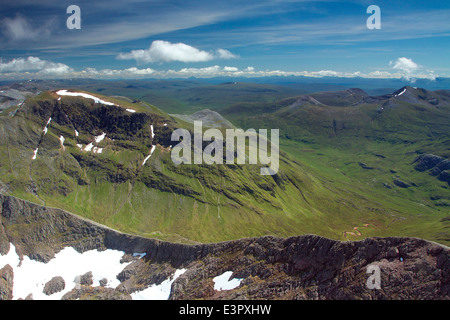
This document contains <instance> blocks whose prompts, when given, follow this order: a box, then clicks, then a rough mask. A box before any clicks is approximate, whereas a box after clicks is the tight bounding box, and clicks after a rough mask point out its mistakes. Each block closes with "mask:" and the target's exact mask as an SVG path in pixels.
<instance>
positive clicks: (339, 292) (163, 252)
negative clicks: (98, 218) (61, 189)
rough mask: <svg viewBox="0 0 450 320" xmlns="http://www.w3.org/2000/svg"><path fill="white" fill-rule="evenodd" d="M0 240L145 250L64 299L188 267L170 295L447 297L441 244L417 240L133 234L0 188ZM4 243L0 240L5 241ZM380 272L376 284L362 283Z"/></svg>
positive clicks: (37, 251)
mask: <svg viewBox="0 0 450 320" xmlns="http://www.w3.org/2000/svg"><path fill="white" fill-rule="evenodd" d="M0 220H1V226H0V240H1V239H6V240H7V241H9V242H12V243H13V244H14V245H15V246H16V250H17V252H18V254H19V255H22V256H23V255H27V256H29V257H32V258H33V259H36V260H39V261H49V260H50V259H51V258H52V257H53V256H54V254H55V253H56V252H58V251H59V250H61V249H62V248H64V247H66V246H72V247H74V248H76V249H77V250H78V251H80V252H84V251H87V250H91V249H97V250H104V249H115V250H121V251H124V252H125V253H126V254H127V255H128V256H129V255H130V254H131V255H132V254H133V253H136V252H139V253H146V255H145V256H144V257H143V258H141V259H136V260H133V261H132V262H131V264H129V265H128V266H127V267H126V268H125V269H124V270H123V271H122V272H121V273H120V274H119V275H118V279H119V280H120V281H121V284H120V285H119V286H118V287H117V288H105V287H101V286H100V287H92V286H91V285H90V284H91V281H90V275H89V274H86V275H84V277H83V283H84V284H80V286H79V288H75V289H73V290H72V291H70V292H69V293H68V294H66V295H65V296H64V299H108V300H112V299H130V298H131V296H130V294H132V293H133V292H136V291H140V290H143V289H145V288H147V287H148V286H150V285H153V284H160V283H162V282H163V281H165V280H167V279H168V278H170V277H172V276H173V274H174V273H175V270H177V269H182V268H183V269H186V271H185V272H184V273H183V274H182V275H181V276H179V277H178V278H177V279H176V280H175V281H174V283H173V284H172V290H171V294H170V299H449V298H450V293H449V292H450V260H449V248H447V247H445V246H442V245H439V244H436V243H432V242H429V241H425V240H422V239H416V238H400V237H398V238H395V237H390V238H369V239H365V240H363V241H357V242H341V241H334V240H330V239H326V238H322V237H319V236H314V235H305V236H297V237H290V238H286V239H284V238H277V237H260V238H247V239H240V240H235V241H228V242H221V243H213V244H198V245H184V244H176V243H168V242H162V241H158V240H154V239H147V238H142V237H136V236H131V235H127V234H123V233H120V232H118V231H115V230H112V229H109V228H106V227H104V226H101V225H99V224H96V223H93V222H90V221H88V220H85V219H81V218H79V217H77V216H75V215H72V214H70V213H68V212H65V211H62V210H59V209H53V208H46V207H42V206H38V205H35V204H32V203H29V202H26V201H23V200H19V199H17V198H14V197H10V196H4V195H0ZM6 246H9V244H8V243H3V247H6ZM373 268H376V269H378V270H379V276H380V288H379V289H371V287H370V286H368V281H369V280H370V279H369V277H370V276H371V275H372V274H371V273H368V271H370V270H372V269H373ZM226 271H232V276H231V278H239V279H242V281H241V282H240V285H239V286H238V287H236V288H234V289H232V290H223V291H218V290H216V289H214V278H215V277H217V276H220V275H222V274H223V273H224V272H226Z"/></svg>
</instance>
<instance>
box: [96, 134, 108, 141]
mask: <svg viewBox="0 0 450 320" xmlns="http://www.w3.org/2000/svg"><path fill="white" fill-rule="evenodd" d="M105 137H106V133H104V132H103V133H102V134H101V135H99V136H96V137H95V142H97V143H100V142H101V141H102V140H103V139H105Z"/></svg>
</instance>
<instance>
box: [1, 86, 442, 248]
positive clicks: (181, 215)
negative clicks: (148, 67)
mask: <svg viewBox="0 0 450 320" xmlns="http://www.w3.org/2000/svg"><path fill="white" fill-rule="evenodd" d="M95 95H96V96H98V97H100V98H102V99H104V100H107V101H111V102H114V103H116V104H118V105H119V106H118V107H108V106H102V105H98V104H93V102H92V100H89V99H83V98H76V97H62V99H61V100H60V101H58V100H57V98H58V97H57V96H56V95H55V94H54V93H52V92H46V93H43V94H41V95H39V96H37V97H35V98H33V99H29V100H27V102H26V103H25V104H24V106H23V107H22V108H21V109H20V110H19V111H18V112H17V113H16V114H15V116H11V115H10V113H8V112H4V113H2V114H0V130H1V135H0V189H2V192H4V193H10V194H13V195H16V196H19V197H22V198H25V199H27V200H31V201H34V202H36V203H41V204H45V205H48V206H53V207H60V208H63V209H66V210H68V211H71V212H74V213H76V214H79V215H81V216H84V217H87V218H89V219H92V220H94V221H97V222H100V223H102V224H105V225H107V226H110V227H113V228H116V229H118V230H121V231H125V232H129V233H134V234H140V235H144V236H148V237H156V238H160V239H165V240H170V241H182V242H196V241H199V242H213V241H222V240H229V239H236V238H241V237H249V236H261V235H268V234H270V235H277V236H290V235H298V234H306V233H314V234H318V235H322V236H325V237H329V238H333V239H339V240H346V239H351V240H356V239H360V238H362V237H367V236H395V235H409V236H418V237H424V238H427V239H430V240H436V241H440V242H444V243H447V242H448V231H446V230H448V225H447V224H446V223H445V221H444V222H442V220H443V219H444V218H445V217H447V214H448V212H446V211H445V209H446V208H445V207H439V206H435V205H434V203H433V202H432V201H431V200H430V199H429V196H430V195H431V194H437V193H439V194H440V195H443V196H444V197H445V196H446V195H447V194H448V189H447V187H448V185H446V184H445V183H444V182H440V181H438V180H436V179H435V178H434V177H428V175H426V174H423V173H419V172H415V171H414V170H413V168H412V167H411V166H410V162H411V161H412V160H413V159H414V155H415V154H414V152H416V151H417V148H418V147H420V148H421V149H422V150H424V151H425V149H427V150H428V149H430V150H431V149H433V150H435V149H436V148H438V147H439V148H440V149H439V150H442V148H441V146H445V145H447V147H448V141H446V140H445V136H446V132H448V131H446V130H447V129H446V127H445V126H446V123H448V122H445V121H442V122H439V121H440V120H438V119H441V117H442V116H445V114H446V112H447V111H445V109H442V110H440V111H442V112H443V113H442V115H439V116H436V115H435V114H434V113H433V112H431V111H430V114H432V116H430V117H432V118H430V119H425V118H424V117H423V115H422V116H421V115H415V114H411V115H410V117H411V118H410V119H409V120H408V121H409V123H408V126H409V125H410V123H411V121H413V120H412V119H418V120H417V121H419V120H423V123H419V124H417V126H421V125H424V124H425V123H432V122H431V121H435V122H437V123H438V124H441V125H436V124H435V125H434V126H432V130H433V131H432V132H433V136H432V137H430V139H429V140H427V139H423V138H422V135H424V134H425V135H426V134H427V133H425V132H428V131H429V129H428V131H427V129H425V128H423V132H422V131H420V132H419V133H420V135H421V136H420V137H419V138H420V139H419V138H417V137H416V138H414V137H415V135H414V134H409V135H408V134H407V130H406V129H407V128H406V127H407V126H402V128H399V129H398V130H396V131H395V132H394V133H393V134H388V133H389V132H387V133H386V131H384V130H385V128H386V127H389V126H390V125H394V122H395V120H393V118H392V117H391V116H389V117H388V115H386V112H385V113H381V116H383V117H384V116H385V117H386V120H385V122H380V121H378V120H376V118H373V117H374V116H379V115H380V113H379V111H377V108H378V107H377V105H376V104H374V103H371V104H367V105H365V106H350V107H346V106H342V105H341V106H339V108H338V109H339V111H337V109H336V107H334V108H331V107H326V106H320V108H319V107H318V106H317V105H311V104H309V103H308V104H306V105H302V106H298V107H294V108H293V107H292V103H290V101H286V100H285V101H282V102H280V103H276V102H273V103H272V102H271V103H261V104H260V105H257V107H259V108H262V109H263V110H264V112H258V113H255V114H257V115H255V114H252V112H253V110H252V108H251V107H252V106H255V104H246V105H247V107H248V106H250V107H248V108H247V109H246V110H244V111H243V112H240V113H239V112H238V113H236V111H239V110H238V109H239V108H234V111H233V112H231V111H230V110H233V108H231V109H228V112H224V115H225V114H226V115H227V116H228V117H229V118H230V119H231V120H232V121H233V122H234V123H235V124H236V125H237V126H238V127H244V128H249V127H252V128H257V129H258V128H280V129H281V134H282V140H281V142H282V145H281V149H282V154H281V159H280V171H279V173H278V174H277V175H276V176H261V175H260V174H259V167H258V166H253V165H180V166H175V165H174V164H173V163H172V161H171V159H170V150H169V146H170V145H171V142H170V134H171V132H172V130H173V129H175V128H179V127H184V128H188V129H191V130H192V127H191V125H190V124H188V123H184V122H181V121H178V120H177V119H174V118H171V117H170V116H169V115H168V114H167V113H165V112H163V111H162V110H160V109H158V108H155V107H153V106H151V105H148V104H146V103H142V102H136V103H132V102H129V101H126V100H123V99H114V98H111V97H105V96H100V95H98V94H95ZM328 98H329V99H331V98H332V97H328ZM345 99H346V98H345ZM399 106H400V107H399V108H401V107H402V104H401V103H400V102H399ZM404 107H405V108H408V105H407V104H405V106H404ZM126 108H131V109H134V110H136V111H137V112H136V113H129V112H127V111H126V110H125V109H126ZM396 108H397V106H396ZM396 108H391V109H392V110H394V111H395V110H397V109H396ZM430 110H431V109H430ZM224 111H227V110H224ZM396 112H399V111H396ZM49 117H52V121H51V123H50V125H49V127H48V133H47V134H46V135H43V132H42V130H43V128H44V127H45V125H46V123H47V121H48V119H49ZM371 117H372V118H371ZM398 117H400V118H402V115H401V113H400V114H399V115H398ZM370 119H375V120H370ZM332 120H336V121H335V124H333V121H332ZM330 121H331V122H330ZM367 121H369V123H372V125H371V128H372V129H370V128H369V129H368V128H367ZM371 121H372V122H371ZM391 122H392V124H391ZM164 124H167V126H165V125H164ZM150 125H153V128H154V133H155V136H154V138H152V135H151V129H150ZM75 130H77V131H78V132H79V136H76V134H75ZM103 132H105V133H106V138H105V139H104V140H103V141H101V142H100V143H98V144H94V145H95V146H96V147H98V148H103V151H102V153H93V152H90V151H84V150H80V148H79V147H78V146H77V144H81V145H82V147H83V148H84V147H85V146H86V145H88V144H89V143H91V142H92V143H93V142H94V137H95V136H98V135H101V134H102V133H103ZM374 132H378V133H377V134H373V133H374ZM383 134H384V138H383ZM61 135H62V136H64V138H65V141H64V147H62V145H61V142H60V140H59V137H60V136H61ZM435 135H436V136H438V138H436V139H435V137H434V136H435ZM372 137H374V138H372ZM406 138H408V139H406ZM412 138H414V139H412ZM411 139H412V140H411ZM439 139H440V140H439ZM410 140H411V141H412V142H411V141H410ZM415 140H420V141H415ZM152 145H156V149H155V152H154V153H153V155H152V156H151V158H150V159H149V160H148V161H147V163H146V164H145V165H142V163H143V160H144V158H145V157H146V156H147V155H148V154H149V150H150V148H151V146H152ZM36 147H39V151H38V153H37V158H36V159H35V160H32V156H33V151H34V150H35V149H36ZM447 152H448V148H447ZM441 154H442V153H441ZM380 155H383V156H384V158H381V157H380ZM442 155H444V154H442ZM359 162H361V163H364V164H365V165H367V166H371V167H373V168H374V169H364V168H362V167H361V165H360V164H359ZM390 170H395V171H396V172H397V173H396V174H397V175H399V176H400V178H401V179H402V180H406V181H408V182H415V184H416V185H418V187H414V188H408V189H399V188H395V187H392V188H391V189H388V188H387V187H385V186H384V185H383V183H387V184H389V185H392V179H393V177H394V176H395V175H394V174H393V173H392V172H391V171H390ZM441 193H442V194H441ZM427 197H428V198H427ZM355 227H356V228H357V230H355V229H354V228H355ZM446 228H447V229H446Z"/></svg>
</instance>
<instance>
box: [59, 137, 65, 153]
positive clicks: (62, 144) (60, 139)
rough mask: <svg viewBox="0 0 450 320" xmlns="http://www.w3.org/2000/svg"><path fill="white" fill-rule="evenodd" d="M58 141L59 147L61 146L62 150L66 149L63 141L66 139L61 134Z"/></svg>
mask: <svg viewBox="0 0 450 320" xmlns="http://www.w3.org/2000/svg"><path fill="white" fill-rule="evenodd" d="M59 141H60V142H61V147H62V148H63V150H66V147H64V141H66V139H65V138H64V137H63V136H60V137H59Z"/></svg>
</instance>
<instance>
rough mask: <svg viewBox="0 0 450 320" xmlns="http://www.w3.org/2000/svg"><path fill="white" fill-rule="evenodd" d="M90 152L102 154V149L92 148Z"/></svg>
mask: <svg viewBox="0 0 450 320" xmlns="http://www.w3.org/2000/svg"><path fill="white" fill-rule="evenodd" d="M92 152H93V153H102V152H103V148H97V147H94V148H93V149H92Z"/></svg>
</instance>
